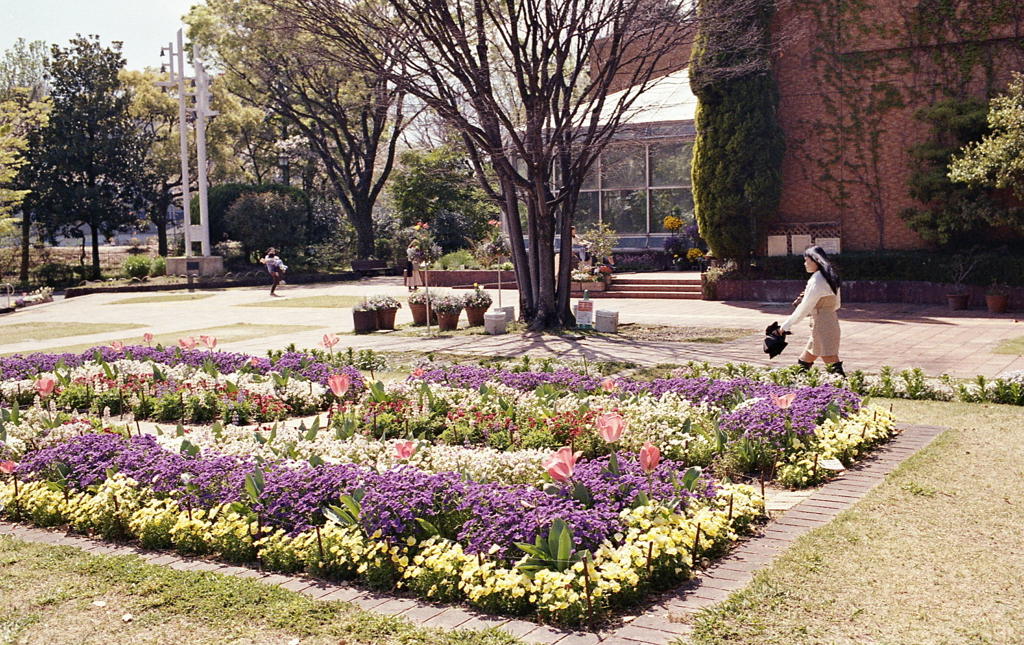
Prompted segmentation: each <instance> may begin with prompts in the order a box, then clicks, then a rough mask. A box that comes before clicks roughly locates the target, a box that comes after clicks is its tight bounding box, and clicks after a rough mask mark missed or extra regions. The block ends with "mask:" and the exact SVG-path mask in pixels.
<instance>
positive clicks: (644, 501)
mask: <svg viewBox="0 0 1024 645" xmlns="http://www.w3.org/2000/svg"><path fill="white" fill-rule="evenodd" d="M650 503H651V500H650V499H649V498H648V497H647V493H645V492H643V491H640V492H639V493H637V494H636V497H634V498H633V503H632V504H630V505H629V507H630V508H640V507H641V506H647V505H648V504H650Z"/></svg>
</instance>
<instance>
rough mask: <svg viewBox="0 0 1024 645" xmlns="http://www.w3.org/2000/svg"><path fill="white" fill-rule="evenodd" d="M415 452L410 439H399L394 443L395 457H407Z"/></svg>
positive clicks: (400, 458)
mask: <svg viewBox="0 0 1024 645" xmlns="http://www.w3.org/2000/svg"><path fill="white" fill-rule="evenodd" d="M415 452H416V448H415V447H414V446H413V445H412V442H411V441H399V442H398V443H396V444H395V459H399V460H402V459H409V458H410V457H412V456H413V454H414V453H415Z"/></svg>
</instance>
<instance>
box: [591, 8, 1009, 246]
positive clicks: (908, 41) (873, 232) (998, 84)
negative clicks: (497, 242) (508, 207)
mask: <svg viewBox="0 0 1024 645" xmlns="http://www.w3.org/2000/svg"><path fill="white" fill-rule="evenodd" d="M853 5H856V6H853ZM773 32H774V34H775V35H776V37H777V39H778V41H779V47H778V51H777V54H776V57H775V60H774V69H775V75H776V80H777V83H778V88H779V93H780V105H779V120H780V124H781V126H782V128H783V131H784V133H785V137H786V145H787V151H786V157H785V161H784V164H783V191H782V201H781V204H780V207H779V211H778V215H777V220H776V221H774V222H773V223H772V224H771V226H770V227H769V231H768V234H769V236H771V237H770V238H769V240H766V244H765V245H763V247H762V250H763V251H768V250H769V246H771V247H772V248H771V251H774V252H776V253H777V252H779V251H780V245H781V249H782V250H784V249H786V248H789V249H791V250H793V251H795V252H799V251H800V250H801V249H802V245H803V244H804V243H805V242H806V241H807V240H817V239H837V240H839V242H838V244H839V245H841V248H842V250H844V251H864V250H875V249H918V248H924V247H925V244H924V243H923V242H922V240H921V239H920V238H919V237H918V236H917V234H915V233H914V232H913V231H911V230H909V229H908V228H907V227H906V226H905V225H904V223H903V221H902V220H901V219H900V218H899V216H898V213H899V212H900V211H901V210H903V209H905V208H907V207H912V206H919V204H917V203H916V202H914V201H913V200H911V199H910V197H909V196H908V195H907V189H906V182H907V179H908V177H909V175H910V172H911V171H910V166H909V162H910V158H909V156H908V154H907V149H908V147H910V146H911V145H912V144H914V143H918V142H920V141H922V140H924V139H925V138H926V137H927V135H928V127H927V125H925V124H923V123H920V122H918V121H917V120H915V119H914V118H913V117H912V115H913V113H914V111H915V110H917V109H918V108H921V107H925V106H930V105H933V104H935V103H936V102H938V101H940V100H943V99H948V98H966V97H976V98H982V99H984V98H989V97H991V96H992V95H994V94H996V93H998V92H1001V91H1003V90H1004V89H1005V88H1006V85H1007V83H1008V81H1009V79H1010V73H1011V72H1012V71H1024V2H1020V1H1019V0H864V2H862V3H859V4H857V3H847V2H841V1H839V0H786V1H785V2H781V1H780V2H779V10H778V13H777V15H776V17H775V20H774V23H773ZM678 51H679V53H678V55H677V56H674V57H673V58H674V60H675V61H676V64H675V66H676V68H677V69H675V70H672V71H671V73H669V74H667V75H666V77H665V83H664V84H663V85H662V86H661V87H660V88H658V89H656V91H655V92H653V93H652V95H651V97H650V99H649V100H648V101H647V104H646V105H645V106H642V107H641V109H640V110H639V111H638V114H637V116H636V117H635V118H634V119H633V124H632V129H631V130H630V131H629V132H627V134H626V135H625V136H624V137H623V140H624V143H623V144H622V145H621V146H620V147H619V148H618V149H612V151H611V152H609V153H608V154H606V155H605V156H606V157H607V160H604V159H603V160H602V170H601V172H598V173H595V175H594V177H593V178H592V180H591V181H590V183H588V185H587V186H586V188H585V192H584V196H583V198H582V199H581V207H580V212H579V214H578V218H579V220H580V221H581V222H584V223H585V222H587V221H596V220H598V219H601V220H602V221H605V222H607V223H609V224H610V225H611V226H612V227H613V228H615V229H616V230H617V231H619V232H620V234H622V235H623V246H626V247H631V248H655V247H658V246H660V244H661V241H662V240H663V238H664V237H665V235H666V232H665V231H664V230H663V229H662V228H661V219H662V218H663V216H664V215H665V214H669V213H675V214H679V213H686V212H687V209H688V212H689V215H690V217H692V198H690V197H689V176H688V169H689V158H688V155H689V151H690V149H691V143H692V140H693V134H694V130H693V109H694V106H695V104H696V101H695V99H694V98H693V97H692V95H689V94H688V93H687V91H686V88H685V85H686V75H685V61H688V59H689V45H688V44H687V43H682V44H680V47H679V50H678ZM679 67H682V68H683V69H682V70H680V69H678V68H679ZM645 115H649V117H650V118H647V117H645ZM675 155H679V157H678V158H676V159H675V160H674V161H670V159H671V158H672V157H673V156H675ZM673 173H674V174H673ZM769 243H770V244H769ZM795 247H799V248H795Z"/></svg>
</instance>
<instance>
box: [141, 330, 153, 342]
mask: <svg viewBox="0 0 1024 645" xmlns="http://www.w3.org/2000/svg"><path fill="white" fill-rule="evenodd" d="M142 342H144V343H146V344H147V345H148V344H150V343H152V342H153V334H151V333H149V332H146V333H145V334H143V335H142Z"/></svg>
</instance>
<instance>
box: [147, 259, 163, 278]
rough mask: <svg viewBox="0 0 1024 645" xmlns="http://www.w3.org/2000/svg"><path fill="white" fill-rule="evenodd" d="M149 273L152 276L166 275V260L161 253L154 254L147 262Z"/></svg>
mask: <svg viewBox="0 0 1024 645" xmlns="http://www.w3.org/2000/svg"><path fill="white" fill-rule="evenodd" d="M149 275H150V276H152V277H154V278H156V277H159V276H162V275H167V260H166V259H164V257H163V256H162V255H158V256H156V257H155V258H153V260H152V261H151V262H150V263H149Z"/></svg>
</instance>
